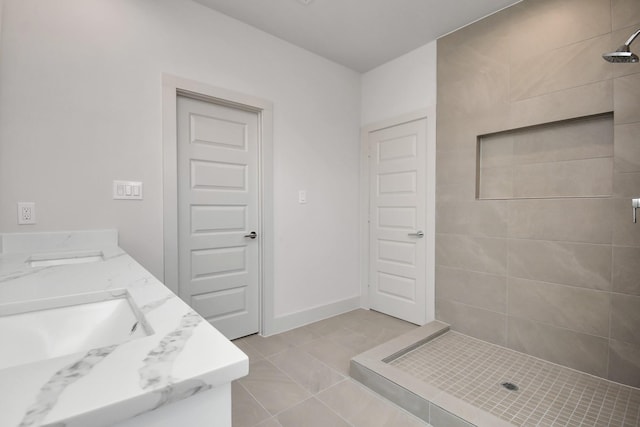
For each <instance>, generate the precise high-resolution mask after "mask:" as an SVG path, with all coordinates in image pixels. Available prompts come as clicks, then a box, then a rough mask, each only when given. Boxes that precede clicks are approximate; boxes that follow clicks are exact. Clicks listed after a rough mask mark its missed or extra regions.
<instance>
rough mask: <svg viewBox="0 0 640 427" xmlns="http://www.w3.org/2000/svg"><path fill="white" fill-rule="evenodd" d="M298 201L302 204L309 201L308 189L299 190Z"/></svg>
mask: <svg viewBox="0 0 640 427" xmlns="http://www.w3.org/2000/svg"><path fill="white" fill-rule="evenodd" d="M298 203H300V204H301V205H302V204H305V203H307V190H300V191H298Z"/></svg>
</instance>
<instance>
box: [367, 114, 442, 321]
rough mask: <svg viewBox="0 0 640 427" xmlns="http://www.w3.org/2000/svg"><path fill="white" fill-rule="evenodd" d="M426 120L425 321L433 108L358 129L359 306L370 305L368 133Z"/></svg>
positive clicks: (430, 262) (429, 300)
mask: <svg viewBox="0 0 640 427" xmlns="http://www.w3.org/2000/svg"><path fill="white" fill-rule="evenodd" d="M420 119H427V147H426V149H427V170H426V177H427V182H426V191H427V194H426V197H427V200H426V202H427V209H426V212H425V215H426V218H425V224H426V227H425V239H426V242H425V244H426V253H427V259H426V264H425V268H426V282H427V283H426V301H425V305H426V319H425V320H426V322H430V321H432V320H434V319H435V231H436V221H435V217H436V109H435V107H430V108H426V109H423V110H418V111H414V112H413V113H408V114H404V115H402V116H398V117H394V118H392V119H389V120H383V121H380V122H376V123H373V124H370V125H366V126H364V127H363V128H362V130H361V132H360V277H361V282H360V305H361V306H362V307H363V308H369V307H370V304H369V261H370V259H369V254H370V252H369V245H370V242H369V215H370V213H369V191H370V188H369V186H370V184H371V183H370V182H369V181H370V179H369V173H370V171H369V134H370V133H371V132H375V131H378V130H382V129H385V128H388V127H392V126H397V125H401V124H403V123H407V122H412V121H415V120H420Z"/></svg>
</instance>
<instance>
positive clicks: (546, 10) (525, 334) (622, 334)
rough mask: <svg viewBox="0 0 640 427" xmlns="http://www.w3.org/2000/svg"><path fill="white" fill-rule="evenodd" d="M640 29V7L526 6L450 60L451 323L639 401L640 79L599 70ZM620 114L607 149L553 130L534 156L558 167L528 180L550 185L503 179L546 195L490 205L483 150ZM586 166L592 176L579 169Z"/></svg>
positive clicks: (443, 173) (447, 290)
mask: <svg viewBox="0 0 640 427" xmlns="http://www.w3.org/2000/svg"><path fill="white" fill-rule="evenodd" d="M638 27H640V1H638V0H535V1H533V0H524V1H523V2H522V3H519V4H517V5H515V6H513V7H511V8H509V9H506V10H504V11H502V12H500V13H497V14H495V15H492V16H490V17H488V18H485V19H483V20H482V21H479V22H476V23H474V24H473V25H470V26H468V27H465V28H463V29H461V30H459V31H456V32H455V33H452V34H450V35H448V36H446V37H443V38H441V39H440V40H439V41H438V47H437V50H438V123H437V124H438V129H437V190H436V197H437V202H436V206H437V213H436V317H437V319H439V320H442V321H444V322H447V323H450V324H451V325H452V327H453V329H454V330H458V331H460V332H463V333H466V334H469V335H472V336H474V337H477V338H480V339H484V340H487V341H490V342H493V343H497V344H500V345H505V346H507V347H510V348H513V349H516V350H519V351H523V352H525V353H528V354H531V355H534V356H538V357H541V358H543V359H547V360H550V361H552V362H556V363H559V364H562V365H566V366H570V367H573V368H576V369H580V370H583V371H586V372H589V373H592V374H595V375H598V376H602V377H605V378H610V379H613V380H616V381H620V382H623V383H626V384H631V385H634V386H640V223H638V224H635V225H634V224H632V222H631V201H630V198H631V197H640V65H637V64H634V65H629V64H609V63H607V62H605V61H603V60H602V59H601V57H600V55H601V54H602V53H603V52H605V51H611V50H614V49H615V48H616V47H618V46H619V45H621V44H622V43H623V42H624V41H625V40H626V39H627V38H628V37H629V35H630V34H631V33H632V32H633V31H635V30H636V29H637V28H638ZM633 47H634V48H635V50H636V51H638V50H640V42H637V44H636V45H635V46H633ZM608 112H613V120H612V121H610V120H609V121H607V120H598V122H599V123H600V124H602V125H601V126H600V125H598V126H597V130H596V131H595V132H596V133H598V132H601V133H602V135H603V136H602V139H599V138H598V137H595V138H583V136H580V135H577V136H571V132H566V130H563V129H560V130H559V131H555V130H554V129H555V128H551V130H550V131H548V130H549V128H547V127H543V128H534V129H533V131H532V133H531V134H528V135H524V137H523V139H525V140H527V141H529V142H528V143H529V147H534V148H535V147H536V145H535V141H536V138H537V137H538V136H539V135H540V134H544V137H541V140H540V141H541V143H540V144H541V145H540V146H538V148H539V147H542V146H544V147H545V148H544V150H539V152H538V154H540V153H542V154H544V155H543V156H542V157H541V158H542V159H543V160H541V161H539V162H537V163H536V162H535V161H534V162H533V163H536V164H537V165H536V166H534V167H533V168H531V167H528V166H527V170H528V171H531V170H537V171H538V172H537V173H530V174H529V175H522V174H518V173H514V172H513V170H510V171H509V173H510V175H509V174H505V175H504V176H503V177H498V178H497V179H495V175H494V176H493V178H494V180H495V183H502V184H505V185H506V186H507V187H508V186H510V185H512V184H513V183H516V184H517V180H518V179H519V180H520V181H519V182H520V183H521V184H522V183H526V184H527V186H528V188H533V189H534V190H535V191H534V192H533V193H531V192H529V193H527V192H524V193H522V192H520V193H518V192H517V191H515V192H513V193H508V192H507V193H505V192H502V193H501V195H502V197H500V198H495V197H493V198H492V197H487V198H485V199H482V200H480V199H478V198H477V197H476V180H477V174H478V172H479V170H478V165H477V159H478V152H477V138H478V136H480V135H485V134H490V133H495V132H501V131H506V130H513V129H521V128H524V127H528V126H536V125H543V124H547V123H551V122H557V121H563V120H568V119H573V118H578V117H584V116H589V115H595V114H602V113H608ZM541 129H542V131H541ZM525 133H526V132H525ZM536 133H537V134H538V135H536ZM531 141H533V145H532V144H531ZM554 141H557V142H558V144H555V143H554ZM509 144H510V145H509ZM509 144H507V145H506V146H507V147H510V148H507V151H508V150H511V149H513V147H514V145H513V142H510V143H509ZM563 144H564V145H563ZM567 146H569V147H573V148H574V150H573V153H572V155H571V157H570V158H567V157H564V153H563V150H565V149H566V147H567ZM576 147H577V148H576ZM594 147H595V149H594ZM515 151H517V150H515ZM515 151H510V152H509V155H510V156H511V157H510V159H511V161H512V160H513V158H514V157H513V155H514V152H515ZM505 153H506V151H505ZM503 154H504V153H503ZM516 154H517V153H516ZM529 154H530V153H529ZM499 158H500V156H499V155H498V156H497V157H494V158H493V159H499ZM576 160H577V161H580V162H582V165H583V166H581V167H572V166H571V164H570V162H571V161H576ZM587 165H591V166H587ZM540 171H547V173H546V174H545V173H540ZM559 173H567V174H568V175H567V176H566V177H564V176H563V177H562V179H556V178H557V177H558V175H557V174H559ZM549 174H553V177H555V178H554V179H551V180H549V179H548V178H549ZM594 176H597V177H601V179H597V180H596V179H593V177H594ZM600 180H602V181H603V182H602V185H600V184H599V182H600ZM550 182H551V183H553V187H551V186H550V184H549V183H550ZM581 182H582V183H587V182H588V183H589V185H588V186H586V187H588V190H589V191H586V192H585V191H583V190H580V189H581V188H585V186H584V185H582V186H581V185H580V183H581ZM565 184H566V185H565ZM592 184H595V189H593V191H592V190H591V189H592V188H594V185H592ZM573 189H578V190H575V191H574V190H573ZM487 194H489V193H487ZM505 194H506V195H507V196H505Z"/></svg>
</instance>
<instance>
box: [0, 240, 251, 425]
mask: <svg viewBox="0 0 640 427" xmlns="http://www.w3.org/2000/svg"><path fill="white" fill-rule="evenodd" d="M0 343H1V344H0V427H18V426H19V427H31V426H51V427H54V426H55V427H102V426H117V427H143V426H144V427H149V426H153V427H170V426H171V427H175V426H179V425H183V426H189V427H200V426H202V427H204V426H208V427H209V426H224V427H230V426H231V382H232V381H233V380H235V379H238V378H240V377H243V376H245V375H247V374H248V372H249V361H248V358H247V356H246V355H245V354H244V353H243V352H242V351H240V350H239V349H238V348H237V347H236V346H235V345H233V343H231V342H230V341H229V340H227V339H226V338H225V337H224V336H223V335H222V334H221V333H220V332H218V331H217V330H216V329H215V328H213V327H212V326H211V325H210V324H209V323H208V322H207V321H206V320H204V319H203V318H202V317H200V316H199V315H198V314H197V313H195V312H194V311H193V309H191V307H189V306H188V305H187V304H185V303H184V302H183V301H182V300H181V299H180V298H179V297H177V296H176V295H175V294H174V293H172V292H171V291H170V290H169V289H168V288H167V287H166V286H164V285H163V284H162V283H161V282H159V281H158V280H157V279H156V278H154V277H153V276H152V275H151V274H150V273H149V272H148V271H146V270H145V269H144V268H143V267H142V266H140V265H139V264H138V263H137V262H136V261H135V260H134V259H133V258H131V257H130V256H129V255H128V254H127V253H126V252H124V251H123V250H122V249H120V248H119V247H118V236H117V231H116V230H95V231H78V232H53V233H15V234H0Z"/></svg>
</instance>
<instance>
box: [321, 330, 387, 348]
mask: <svg viewBox="0 0 640 427" xmlns="http://www.w3.org/2000/svg"><path fill="white" fill-rule="evenodd" d="M327 338H331V339H332V340H333V341H335V342H337V343H338V344H342V345H343V346H345V347H348V348H350V349H352V350H353V351H355V352H356V354H360V353H364V352H365V351H367V350H370V349H372V348H373V347H375V346H377V345H378V342H377V341H375V340H373V339H371V338H369V337H367V336H366V335H363V334H361V333H359V332H356V331H353V330H351V329H347V328H342V329H339V330H337V331H335V332H332V333H331V334H329V335H327Z"/></svg>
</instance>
